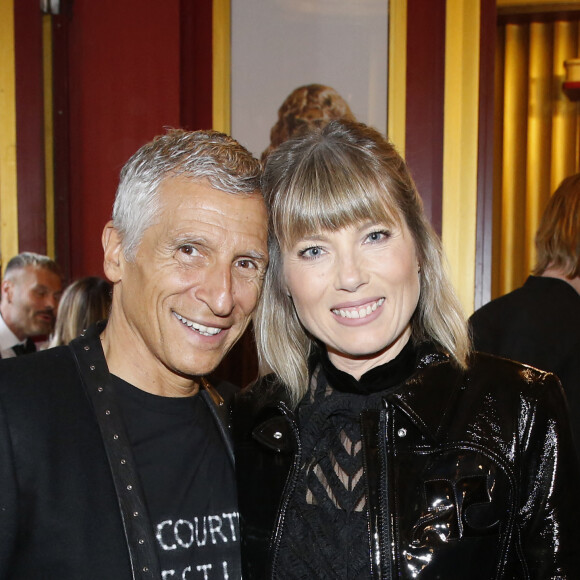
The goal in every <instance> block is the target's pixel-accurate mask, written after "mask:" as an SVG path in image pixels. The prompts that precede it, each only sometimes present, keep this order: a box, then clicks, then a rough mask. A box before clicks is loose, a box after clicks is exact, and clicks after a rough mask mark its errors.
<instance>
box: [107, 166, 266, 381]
mask: <svg viewBox="0 0 580 580" xmlns="http://www.w3.org/2000/svg"><path fill="white" fill-rule="evenodd" d="M159 195H160V200H161V209H160V216H159V220H158V221H157V223H156V224H154V225H152V226H150V227H149V228H148V229H147V230H146V231H145V233H144V235H143V238H142V240H141V243H140V244H139V247H138V250H137V254H136V257H135V259H134V261H132V262H131V261H127V260H126V259H125V257H124V255H123V253H122V250H119V249H118V251H117V254H116V255H117V258H118V263H119V268H118V271H117V272H118V273H117V274H116V273H115V272H113V274H112V275H111V271H110V270H109V271H107V274H108V275H109V277H111V278H112V279H113V282H117V284H116V286H117V288H116V289H117V293H116V294H115V297H114V299H113V312H112V316H111V319H110V323H109V324H110V325H111V322H112V323H113V324H112V325H111V332H115V333H116V332H117V330H118V329H121V335H123V338H122V340H123V342H126V344H125V348H126V351H125V354H126V355H127V357H130V358H131V359H132V361H133V364H132V367H133V368H130V369H129V370H128V371H127V370H126V367H127V364H129V365H131V362H123V363H122V365H123V369H121V370H119V367H118V366H117V372H120V374H121V373H122V374H124V375H125V376H124V377H123V378H128V379H132V380H133V381H135V383H138V382H141V381H142V379H143V377H147V380H149V381H156V380H157V379H160V380H165V381H166V380H167V378H169V379H170V380H172V379H175V378H176V375H178V376H180V377H195V376H200V375H204V374H207V373H209V372H211V371H212V370H214V369H215V367H216V366H217V365H218V364H219V362H220V361H221V360H222V358H223V357H224V356H225V354H226V353H227V352H228V351H229V349H230V348H231V347H232V346H233V344H234V343H235V342H236V341H237V340H238V338H239V337H240V336H241V335H242V333H243V332H244V330H245V328H246V326H247V324H248V322H249V320H250V315H251V314H252V312H253V310H254V308H255V306H256V303H257V300H258V297H259V294H260V290H261V286H262V279H263V276H264V273H265V269H266V266H267V217H266V209H265V206H264V202H263V200H262V197H261V196H260V195H258V194H254V195H251V196H245V195H235V194H228V193H224V192H222V191H219V190H216V189H213V188H212V187H210V186H209V185H208V184H207V183H205V182H202V183H199V182H193V181H188V180H186V179H184V178H179V177H176V178H169V179H167V180H166V181H165V182H164V183H163V184H162V185H161V188H160V192H159ZM112 235H113V237H114V238H116V239H118V234H117V233H116V232H115V231H114V230H113V234H112ZM118 243H119V244H120V240H119V242H118ZM105 264H106V265H107V246H106V247H105ZM106 267H107V266H106ZM119 321H121V325H119V324H118V323H119ZM119 344H121V343H120V342H119ZM137 367H138V368H137ZM167 371H169V373H171V374H172V375H173V376H171V374H170V375H167ZM113 372H115V371H113ZM135 373H137V377H135Z"/></svg>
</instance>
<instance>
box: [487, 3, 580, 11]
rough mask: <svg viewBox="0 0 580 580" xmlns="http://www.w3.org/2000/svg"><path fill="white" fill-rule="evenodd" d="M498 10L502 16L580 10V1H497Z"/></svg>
mask: <svg viewBox="0 0 580 580" xmlns="http://www.w3.org/2000/svg"><path fill="white" fill-rule="evenodd" d="M497 8H498V11H499V12H500V13H502V14H506V13H508V14H509V13H512V12H516V13H525V12H554V11H566V10H578V9H580V0H567V1H566V2H562V0H497Z"/></svg>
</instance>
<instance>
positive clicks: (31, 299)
mask: <svg viewBox="0 0 580 580" xmlns="http://www.w3.org/2000/svg"><path fill="white" fill-rule="evenodd" d="M61 294H62V278H61V275H60V269H59V267H58V265H57V264H56V262H55V261H54V260H51V259H50V258H49V257H48V256H42V255H41V254H35V253H33V252H22V253H21V254H18V255H17V256H14V257H13V258H12V259H11V260H10V261H9V262H8V264H7V266H6V272H5V273H4V279H3V280H2V298H1V299H0V357H1V358H10V357H14V356H19V355H21V354H28V353H30V352H35V351H36V346H35V343H34V341H33V338H34V337H37V336H48V335H49V334H50V333H51V332H52V329H53V328H54V321H55V318H56V311H57V309H58V302H59V300H60V296H61Z"/></svg>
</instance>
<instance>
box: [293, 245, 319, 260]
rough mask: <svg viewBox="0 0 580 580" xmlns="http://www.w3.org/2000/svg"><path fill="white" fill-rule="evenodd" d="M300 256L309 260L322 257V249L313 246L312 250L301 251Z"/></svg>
mask: <svg viewBox="0 0 580 580" xmlns="http://www.w3.org/2000/svg"><path fill="white" fill-rule="evenodd" d="M298 255H299V256H300V257H301V258H308V259H310V260H312V259H314V258H318V257H319V256H321V255H322V248H319V247H318V246H313V247H312V248H305V249H304V250H300V251H299V252H298Z"/></svg>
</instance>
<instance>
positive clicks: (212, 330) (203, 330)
mask: <svg viewBox="0 0 580 580" xmlns="http://www.w3.org/2000/svg"><path fill="white" fill-rule="evenodd" d="M173 314H175V317H176V318H177V320H179V321H180V322H182V323H183V324H185V325H186V326H189V328H193V329H194V330H197V332H199V333H200V334H203V335H204V336H214V335H216V334H219V333H220V332H221V331H222V330H223V328H216V327H213V326H204V325H203V324H198V323H197V322H193V320H188V319H187V318H185V317H183V316H181V315H180V314H177V312H174V313H173Z"/></svg>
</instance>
